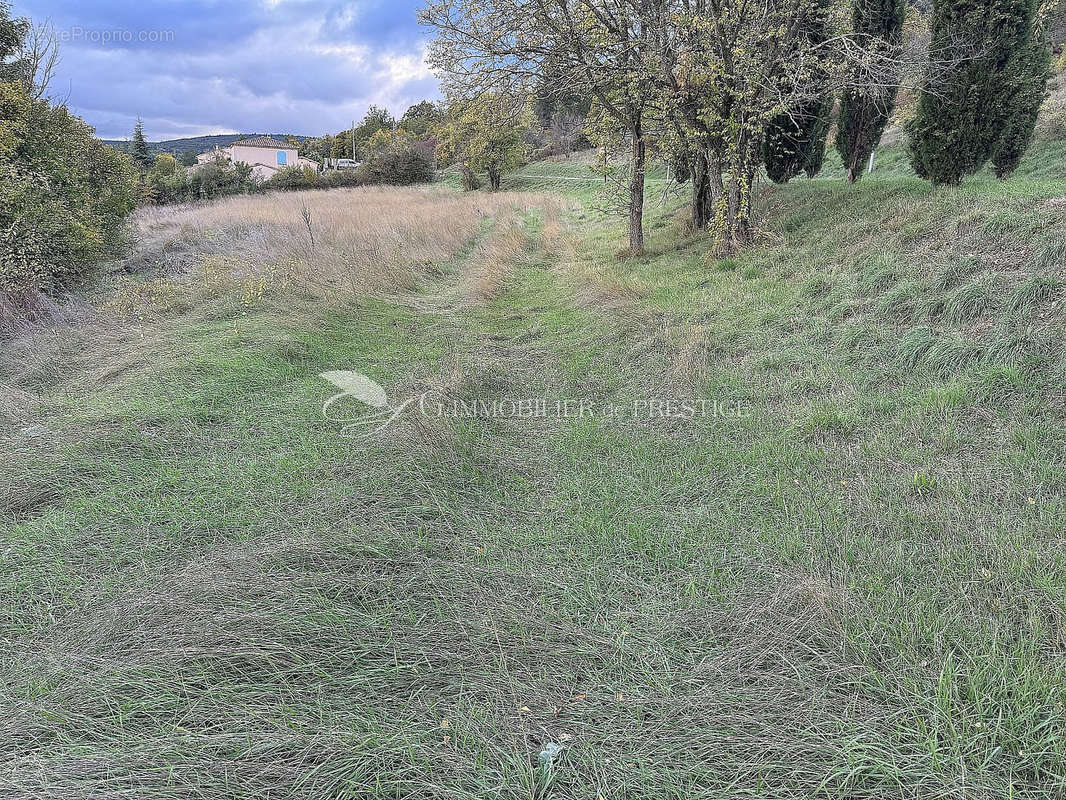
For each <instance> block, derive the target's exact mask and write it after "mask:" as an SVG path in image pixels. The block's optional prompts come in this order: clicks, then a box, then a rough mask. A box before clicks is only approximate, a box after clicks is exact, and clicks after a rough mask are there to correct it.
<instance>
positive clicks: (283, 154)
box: [278, 150, 288, 167]
mask: <svg viewBox="0 0 1066 800" xmlns="http://www.w3.org/2000/svg"><path fill="white" fill-rule="evenodd" d="M287 157H288V154H287V153H286V152H285V151H284V150H278V166H279V167H284V166H285V164H286V163H287V162H286V158H287Z"/></svg>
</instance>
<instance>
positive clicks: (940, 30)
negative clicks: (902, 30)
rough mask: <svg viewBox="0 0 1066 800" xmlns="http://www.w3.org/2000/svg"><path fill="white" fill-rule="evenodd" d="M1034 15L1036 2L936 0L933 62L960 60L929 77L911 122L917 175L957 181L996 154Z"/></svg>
mask: <svg viewBox="0 0 1066 800" xmlns="http://www.w3.org/2000/svg"><path fill="white" fill-rule="evenodd" d="M1035 15H1036V0H937V2H936V5H935V7H934V9H933V26H932V44H931V50H932V53H933V63H934V65H935V63H936V59H937V58H938V57H939V58H943V57H944V55H945V54H947V53H952V54H956V55H960V56H962V58H961V59H960V61H959V63H958V64H956V65H955V66H953V67H951V68H950V69H949V70H947V71H946V72H945V73H943V74H937V73H931V74H929V75H927V76H926V80H925V87H924V88H923V91H922V93H921V97H920V98H919V100H918V111H917V113H916V115H915V117H914V119H913V120H911V122H910V124H909V125H908V127H907V130H908V133H909V138H910V144H909V147H910V157H911V164H912V165H913V167H914V170H915V172H917V173H918V174H919V175H920V176H922V177H923V178H927V179H928V180H931V181H932V182H933V183H934V184H937V185H957V184H958V183H959V182H960V181H961V180H962V179H963V178H964V177H965V176H967V175H972V174H973V173H975V172H977V170H979V169H980V168H981V167H982V166H984V165H985V164H986V163H987V162H988V160H989V159H990V158H991V157H992V156H993V154H994V153H995V152H996V150H997V149H998V145H999V141H1000V137H1001V135H1002V133H1003V130H1004V129H1005V127H1006V125H1007V122H1008V120H1009V119H1010V118H1011V116H1012V113H1013V103H1012V92H1013V91H1014V84H1015V81H1016V76H1017V73H1018V69H1019V65H1020V60H1021V59H1020V58H1019V56H1020V54H1022V53H1024V52H1025V50H1026V49H1027V48H1028V45H1029V43H1030V39H1031V37H1032V33H1033V23H1034V18H1035ZM934 68H935V67H934Z"/></svg>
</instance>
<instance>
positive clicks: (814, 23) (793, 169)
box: [762, 0, 833, 183]
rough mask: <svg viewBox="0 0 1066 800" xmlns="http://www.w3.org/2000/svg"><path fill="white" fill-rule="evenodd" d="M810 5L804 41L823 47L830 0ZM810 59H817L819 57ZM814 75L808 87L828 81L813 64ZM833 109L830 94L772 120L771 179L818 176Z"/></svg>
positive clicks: (767, 140)
mask: <svg viewBox="0 0 1066 800" xmlns="http://www.w3.org/2000/svg"><path fill="white" fill-rule="evenodd" d="M809 2H810V7H809V10H808V14H807V18H806V19H805V21H804V23H803V28H804V31H803V34H804V37H803V38H804V39H805V41H806V42H807V43H808V44H810V45H819V44H822V43H823V42H825V40H826V39H827V38H828V37H829V19H828V17H829V5H828V1H827V0H809ZM809 57H811V58H817V55H816V54H815V55H813V56H809ZM810 75H811V80H810V83H811V87H808V88H815V89H817V88H819V86H824V84H825V83H826V82H827V80H828V76H827V74H826V71H825V69H824V67H822V66H821V65H820V64H818V63H816V62H815V63H812V64H811V70H810ZM832 110H833V97H832V95H831V94H829V93H826V94H823V95H821V96H820V97H817V99H814V100H809V101H807V102H806V103H803V104H802V105H800V106H799V107H798V108H792V109H789V110H787V111H784V112H782V113H780V114H778V115H777V116H776V117H774V118H773V119H771V120H770V123H769V124H768V125H767V126H766V130H765V132H764V134H763V146H762V157H763V164H764V165H765V167H766V174H767V176H768V177H769V178H770V180H772V181H773V182H774V183H788V181H789V180H791V179H792V178H794V177H795V176H797V175H799V174H800V173H801V172H806V173H807V176H808V177H810V178H813V177H814V176H815V175H817V174H818V172H819V170H821V168H822V162H823V160H824V159H825V140H826V136H827V135H828V133H829V114H830V112H831V111H832Z"/></svg>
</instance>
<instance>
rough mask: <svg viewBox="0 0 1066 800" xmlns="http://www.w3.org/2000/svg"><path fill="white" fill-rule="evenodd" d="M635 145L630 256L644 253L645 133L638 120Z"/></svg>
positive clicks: (630, 183) (630, 204)
mask: <svg viewBox="0 0 1066 800" xmlns="http://www.w3.org/2000/svg"><path fill="white" fill-rule="evenodd" d="M630 134H631V137H632V145H633V155H632V159H633V164H632V168H633V174H632V176H631V177H630V179H629V254H630V255H631V256H639V255H641V254H642V253H643V252H644V169H645V157H646V150H645V142H644V131H643V129H642V127H641V123H640V120H639V119H638V120H637V121H636V122H635V123H634V124H633V127H632V128H631V129H630Z"/></svg>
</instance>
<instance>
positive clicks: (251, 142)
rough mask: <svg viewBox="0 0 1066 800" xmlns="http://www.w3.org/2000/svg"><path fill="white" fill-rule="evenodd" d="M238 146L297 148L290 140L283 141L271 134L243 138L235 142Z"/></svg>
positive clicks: (280, 148) (273, 148)
mask: <svg viewBox="0 0 1066 800" xmlns="http://www.w3.org/2000/svg"><path fill="white" fill-rule="evenodd" d="M233 144H234V145H236V146H237V147H269V148H270V149H271V150H295V149H296V148H295V147H293V146H292V145H291V144H289V143H288V142H282V141H280V140H278V139H274V138H272V137H270V136H253V137H252V138H251V139H241V140H240V141H237V142H234V143H233Z"/></svg>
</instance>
